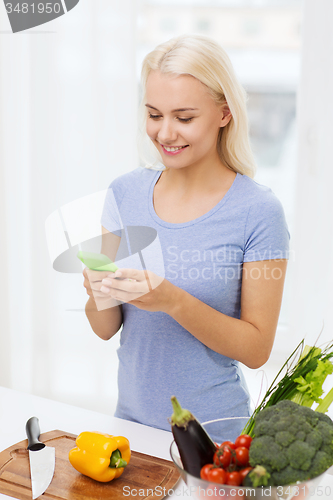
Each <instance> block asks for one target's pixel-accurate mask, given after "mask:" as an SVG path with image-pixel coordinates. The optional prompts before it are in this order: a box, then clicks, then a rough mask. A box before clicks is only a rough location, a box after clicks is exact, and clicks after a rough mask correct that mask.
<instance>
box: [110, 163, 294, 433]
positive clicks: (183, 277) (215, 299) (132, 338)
mask: <svg viewBox="0 0 333 500" xmlns="http://www.w3.org/2000/svg"><path fill="white" fill-rule="evenodd" d="M160 175H161V171H156V170H149V169H146V168H143V167H139V168H137V169H135V170H134V171H132V172H130V173H126V174H124V175H122V176H120V177H118V178H117V179H115V180H114V181H113V182H112V183H111V185H110V188H109V189H108V192H107V196H106V199H105V205H104V210H103V215H102V219H101V223H102V225H103V226H104V227H105V228H106V229H108V230H109V231H110V232H116V233H117V231H118V233H117V234H121V235H122V236H123V237H122V239H121V245H120V249H119V255H118V254H117V260H116V262H117V265H118V267H130V268H137V269H143V268H146V269H149V270H151V271H153V272H155V273H156V274H158V275H159V276H162V277H165V278H166V279H167V280H169V281H170V282H171V283H173V284H174V285H176V286H178V287H180V288H182V289H184V290H186V291H187V292H188V293H190V294H192V295H193V296H195V297H196V298H198V299H199V300H201V301H202V302H204V303H206V304H208V305H209V306H211V307H213V308H214V309H216V310H217V311H220V312H221V313H224V314H226V315H228V316H232V317H234V318H240V312H241V283H242V264H243V262H252V261H261V260H269V259H286V258H288V249H289V238H290V236H289V232H288V228H287V225H286V221H285V216H284V211H283V208H282V205H281V203H280V201H279V200H278V199H277V198H276V196H275V195H274V193H273V192H272V190H271V189H270V188H267V187H265V186H262V185H260V184H258V183H257V182H255V181H253V180H252V179H251V178H249V177H248V176H246V175H241V174H237V175H236V177H235V179H234V182H233V184H232V186H231V187H230V189H229V190H228V191H227V193H226V194H225V196H224V197H223V198H222V200H221V201H220V202H219V203H218V204H217V205H216V206H215V207H214V208H212V209H211V210H210V211H209V212H207V213H206V214H204V215H202V216H201V217H198V218H197V219H194V220H192V221H189V222H184V223H179V224H174V223H170V222H165V221H163V220H162V219H160V218H159V217H158V216H157V214H156V212H155V210H154V205H153V190H154V186H155V184H156V182H157V181H158V179H159V177H160ZM119 231H120V232H119ZM122 311H123V328H122V331H121V338H120V347H119V349H118V357H119V372H118V389H119V396H118V404H117V408H116V412H115V416H117V417H120V418H124V419H128V420H132V421H135V422H139V423H142V424H146V425H149V426H153V427H157V428H160V429H165V430H170V424H169V422H168V417H170V416H171V414H172V406H171V402H170V398H171V396H172V395H175V396H176V397H177V399H178V400H179V402H180V404H181V405H182V407H183V408H186V409H188V410H190V411H191V412H192V413H193V414H194V415H195V416H196V417H197V419H198V420H199V421H201V422H205V421H208V420H213V419H218V418H223V417H231V416H236V417H237V416H249V415H250V414H251V413H252V409H251V407H250V400H249V394H248V390H247V387H246V383H245V380H244V377H243V374H242V371H241V368H240V367H239V363H238V362H237V361H235V360H234V359H230V358H228V357H226V356H223V355H221V354H218V353H217V352H215V351H213V350H212V349H210V348H208V347H206V346H205V345H204V344H203V343H202V342H200V341H199V340H198V339H196V338H195V337H194V336H193V335H191V333H189V332H188V331H187V330H185V328H183V327H182V326H181V325H180V324H179V323H177V322H176V321H175V320H174V319H173V318H172V317H171V316H169V315H168V314H165V313H163V312H147V311H143V310H140V309H138V308H137V307H135V306H133V305H131V304H128V303H124V304H122ZM243 427H244V421H242V422H241V423H240V424H239V425H238V427H237V426H234V427H233V431H232V432H231V434H230V438H235V437H236V435H237V433H239V432H240V431H241V430H242V428H243ZM218 437H219V436H215V438H216V439H218ZM224 437H225V435H223V438H224Z"/></svg>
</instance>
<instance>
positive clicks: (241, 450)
mask: <svg viewBox="0 0 333 500" xmlns="http://www.w3.org/2000/svg"><path fill="white" fill-rule="evenodd" d="M235 451H236V464H237V465H242V466H243V467H245V466H246V465H248V464H249V450H248V448H245V446H239V447H238V448H236V450H235Z"/></svg>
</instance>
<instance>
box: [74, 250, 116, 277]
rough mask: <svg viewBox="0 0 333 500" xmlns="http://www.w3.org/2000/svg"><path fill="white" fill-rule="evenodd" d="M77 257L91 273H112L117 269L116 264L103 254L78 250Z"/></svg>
mask: <svg viewBox="0 0 333 500" xmlns="http://www.w3.org/2000/svg"><path fill="white" fill-rule="evenodd" d="M77 256H78V258H79V259H80V261H81V262H83V264H84V265H86V266H87V267H89V269H91V270H93V271H110V272H112V273H114V272H116V271H117V269H118V267H117V266H116V264H115V263H114V262H112V260H110V259H109V257H107V256H106V255H104V254H103V253H94V252H83V251H82V250H80V251H79V252H78V254H77Z"/></svg>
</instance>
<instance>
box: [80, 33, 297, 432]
mask: <svg viewBox="0 0 333 500" xmlns="http://www.w3.org/2000/svg"><path fill="white" fill-rule="evenodd" d="M142 82H143V89H144V95H143V102H142V108H144V120H145V122H146V136H147V137H149V140H150V141H151V144H153V146H154V147H155V151H156V150H157V152H158V153H159V155H160V156H159V160H160V162H162V164H163V166H164V168H163V170H162V171H161V170H156V169H154V168H145V167H139V168H137V169H135V170H134V171H132V172H130V173H127V174H125V175H122V176H121V177H119V178H117V179H116V180H115V181H114V182H113V183H112V184H111V186H110V187H111V188H112V193H113V195H114V197H115V201H116V205H117V207H118V209H119V216H120V219H121V221H122V222H121V223H122V224H123V225H124V226H126V227H129V226H148V227H150V228H154V229H155V230H156V231H157V234H158V237H159V241H160V244H161V248H162V252H163V259H164V266H165V277H164V276H163V277H161V276H158V275H157V274H156V273H154V272H152V271H151V270H149V269H148V270H147V271H145V270H135V269H129V268H123V269H119V270H118V271H117V272H116V273H115V274H113V273H102V272H96V271H89V270H88V269H85V270H84V276H85V281H84V286H85V287H86V289H87V293H88V294H89V295H90V298H89V300H88V302H87V306H86V314H87V317H88V319H89V321H90V324H91V326H92V328H93V330H94V332H95V333H96V334H97V335H99V336H100V337H101V338H103V339H105V340H107V339H109V338H110V337H112V336H113V335H114V334H115V333H116V332H117V331H118V330H119V329H120V327H121V325H122V326H123V329H122V332H121V342H120V344H121V345H120V348H119V350H118V356H119V376H118V387H119V400H118V405H117V409H116V413H115V416H117V417H121V418H125V419H129V420H133V421H136V422H140V423H143V424H146V425H151V426H154V427H158V428H162V429H166V430H170V426H169V424H168V420H167V418H168V417H169V416H170V415H171V413H172V408H171V404H170V397H171V396H172V395H173V394H175V395H176V396H177V398H178V399H179V401H180V403H181V405H182V406H183V407H186V408H188V409H190V410H191V411H192V412H193V413H194V414H195V416H196V417H197V418H198V419H199V420H200V421H207V420H211V419H216V418H222V417H229V416H248V415H250V413H251V409H250V404H249V394H248V391H247V388H246V384H245V381H244V377H243V375H242V372H241V369H240V367H239V362H242V363H244V364H245V365H247V366H248V367H250V368H258V367H260V366H262V365H263V364H264V363H265V362H266V361H267V360H268V358H269V355H270V352H271V349H272V345H273V342H274V336H275V332H276V327H277V322H278V317H279V312H280V306H281V300H282V293H283V285H284V278H285V273H286V267H287V257H288V244H289V233H288V229H287V226H286V222H285V218H284V213H283V209H282V206H281V203H280V202H279V201H278V200H277V198H276V197H275V195H274V194H273V193H272V191H271V190H270V189H269V188H267V187H264V186H261V185H259V184H257V183H256V182H254V181H253V180H252V177H253V176H254V171H255V165H254V161H253V157H252V153H251V150H250V146H249V139H248V130H247V117H246V108H245V92H244V90H243V89H242V87H241V86H240V84H239V83H238V82H237V80H236V77H235V75H234V71H233V69H232V66H231V63H230V61H229V59H228V57H227V55H226V54H225V52H224V51H223V49H221V47H219V46H218V45H217V44H216V43H215V42H214V41H212V40H210V39H208V38H206V37H201V36H181V37H178V38H175V39H173V40H170V41H169V42H166V43H164V44H162V45H160V46H158V47H157V48H156V49H155V50H154V51H152V52H151V53H150V54H148V55H147V56H146V58H145V60H144V62H143V69H142ZM157 163H158V162H157V161H156V164H157ZM156 164H155V166H156ZM153 167H154V165H153ZM110 192H111V190H110ZM113 201H114V200H113ZM113 212H114V206H113V202H112V200H111V195H110V196H107V197H106V201H105V207H104V212H103V216H102V233H103V238H104V243H103V248H102V253H107V254H108V255H109V256H111V258H112V257H113V259H114V258H115V253H116V247H117V246H118V244H119V237H118V236H117V235H116V233H114V234H112V231H113V228H114V227H115V225H117V221H116V219H117V217H116V216H115V215H114V213H113ZM121 223H120V222H119V221H118V224H121ZM117 278H118V279H117ZM96 301H102V302H103V301H104V302H105V304H106V305H105V307H106V308H105V307H104V308H102V307H97V306H96ZM112 301H113V302H112ZM116 304H117V305H116ZM112 305H113V306H114V307H111V306H112ZM102 309H103V310H102ZM243 423H244V422H243ZM242 425H243V424H241V427H242ZM240 430H241V429H240V428H239V427H238V428H236V427H235V429H234V436H236V435H237V433H238V432H239V431H240Z"/></svg>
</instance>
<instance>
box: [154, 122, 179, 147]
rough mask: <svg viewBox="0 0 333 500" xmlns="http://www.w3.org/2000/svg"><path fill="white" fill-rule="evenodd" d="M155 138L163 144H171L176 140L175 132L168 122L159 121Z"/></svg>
mask: <svg viewBox="0 0 333 500" xmlns="http://www.w3.org/2000/svg"><path fill="white" fill-rule="evenodd" d="M160 124H161V125H160V129H159V131H158V135H157V138H158V139H159V141H160V142H161V143H162V144H163V143H167V142H172V141H174V140H175V139H177V132H176V129H175V127H174V126H173V124H172V123H171V121H170V120H166V119H164V120H161V121H160Z"/></svg>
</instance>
